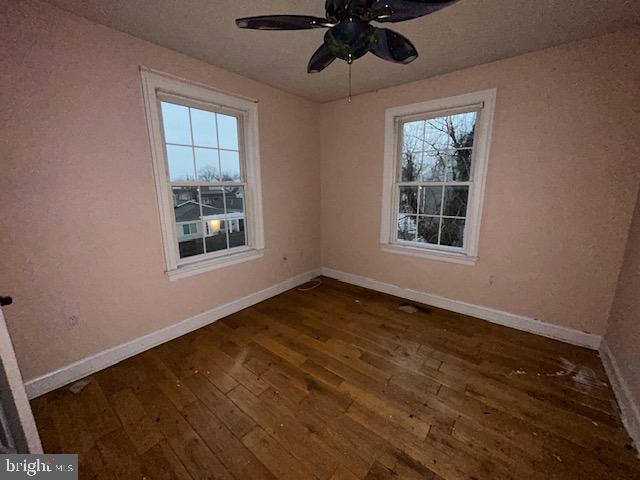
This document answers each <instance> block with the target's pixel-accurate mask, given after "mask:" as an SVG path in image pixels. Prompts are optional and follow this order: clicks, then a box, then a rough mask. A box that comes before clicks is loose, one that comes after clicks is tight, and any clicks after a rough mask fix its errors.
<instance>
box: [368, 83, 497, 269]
mask: <svg viewBox="0 0 640 480" xmlns="http://www.w3.org/2000/svg"><path fill="white" fill-rule="evenodd" d="M496 93H497V90H496V89H495V88H493V89H488V90H482V91H478V92H472V93H467V94H463V95H457V96H453V97H448V98H441V99H437V100H431V101H427V102H421V103H414V104H411V105H404V106H400V107H394V108H389V109H387V110H386V111H385V145H384V170H383V184H382V212H381V213H382V217H381V224H380V246H381V249H382V250H383V251H385V252H390V253H398V254H403V255H411V256H417V257H423V258H429V259H432V260H440V261H446V262H453V263H459V264H463V265H475V263H476V261H477V258H478V241H479V237H480V223H481V218H482V207H483V203H484V190H485V184H486V177H487V166H488V162H489V151H490V145H491V136H492V130H493V117H494V112H495V102H496ZM474 106H476V107H477V106H481V110H480V111H479V112H478V119H477V120H476V133H475V138H474V146H473V149H474V151H473V165H472V181H471V186H470V191H469V207H468V211H467V217H466V224H465V247H464V248H462V249H459V248H455V247H454V248H453V249H452V248H451V247H444V248H443V247H442V246H440V245H428V244H425V246H424V247H423V246H418V245H416V244H415V243H413V242H403V241H401V240H397V239H396V233H395V229H396V216H397V212H395V207H396V205H395V203H396V202H395V200H396V198H395V197H396V193H397V191H396V190H397V188H398V184H399V183H403V182H399V181H397V173H398V168H399V166H400V163H399V161H400V156H401V152H400V150H399V149H400V148H401V145H400V144H399V139H400V131H399V128H400V125H401V124H402V123H404V122H406V121H408V120H412V119H424V118H428V117H431V118H433V117H438V116H445V115H447V114H451V113H463V112H464V110H465V109H470V108H473V107H474Z"/></svg>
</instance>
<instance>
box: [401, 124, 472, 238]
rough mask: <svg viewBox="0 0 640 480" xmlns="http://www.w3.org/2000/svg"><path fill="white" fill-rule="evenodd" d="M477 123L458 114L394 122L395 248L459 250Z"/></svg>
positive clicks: (470, 177)
mask: <svg viewBox="0 0 640 480" xmlns="http://www.w3.org/2000/svg"><path fill="white" fill-rule="evenodd" d="M477 118H478V112H477V111H463V112H461V113H451V114H447V115H440V116H433V117H429V116H425V117H423V118H417V119H416V118H411V119H409V120H402V121H400V122H399V126H400V128H399V129H398V134H399V136H400V138H399V142H398V144H399V146H400V148H399V152H398V153H399V156H400V161H399V162H398V167H399V168H398V171H397V175H396V181H395V183H396V188H395V190H396V192H397V193H396V202H395V205H396V208H395V209H394V211H395V212H396V222H395V223H396V229H395V234H394V235H395V237H394V240H395V241H396V242H398V243H405V244H413V245H415V246H420V247H428V248H436V249H446V250H454V251H455V250H460V251H463V250H464V248H465V231H466V224H467V216H468V210H469V192H470V189H471V188H472V184H473V182H472V180H473V177H472V169H473V148H474V147H473V145H474V138H475V130H476V122H477Z"/></svg>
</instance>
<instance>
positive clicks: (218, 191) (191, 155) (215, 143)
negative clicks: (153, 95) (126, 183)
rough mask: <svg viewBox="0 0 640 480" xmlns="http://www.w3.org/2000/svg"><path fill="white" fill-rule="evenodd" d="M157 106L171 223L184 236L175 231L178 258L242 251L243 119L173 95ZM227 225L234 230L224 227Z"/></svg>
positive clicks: (244, 232)
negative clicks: (179, 99)
mask: <svg viewBox="0 0 640 480" xmlns="http://www.w3.org/2000/svg"><path fill="white" fill-rule="evenodd" d="M159 102H160V111H161V115H162V123H163V133H164V147H165V154H166V160H167V171H168V177H169V178H168V183H169V186H170V188H171V193H172V200H173V202H172V203H173V210H174V220H175V224H176V226H178V225H183V231H182V232H181V231H180V229H179V228H176V232H177V243H178V254H179V258H180V260H181V261H185V259H189V261H190V260H193V259H195V260H198V259H199V258H202V257H204V256H208V255H209V256H210V255H211V254H220V252H222V253H224V252H228V251H231V250H233V249H237V248H241V247H246V246H247V244H248V238H247V230H246V227H245V226H246V224H247V222H246V221H245V220H246V213H245V201H244V196H245V189H246V187H247V184H246V182H245V178H244V177H245V175H244V169H243V167H242V161H241V158H242V152H241V150H240V145H241V142H240V141H239V138H240V135H241V133H240V131H241V117H240V116H235V115H232V114H230V113H228V112H225V113H222V112H220V111H216V110H215V109H214V108H213V107H212V108H211V109H207V110H205V109H202V108H195V107H193V106H191V105H189V104H188V102H185V104H180V103H178V101H176V100H175V98H174V97H172V98H171V101H169V100H164V99H162V98H160V100H159ZM231 221H233V222H238V226H237V228H235V229H233V230H232V229H229V228H228V225H229V222H231ZM185 222H189V223H188V224H189V225H190V227H189V235H185V234H184V233H185V232H186V230H185V229H184V224H185ZM198 225H199V226H200V227H199V228H198ZM194 227H195V231H193V230H192V228H194Z"/></svg>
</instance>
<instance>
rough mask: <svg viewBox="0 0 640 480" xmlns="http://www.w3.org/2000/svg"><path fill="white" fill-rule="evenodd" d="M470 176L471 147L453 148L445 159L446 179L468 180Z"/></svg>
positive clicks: (455, 180) (454, 180)
mask: <svg viewBox="0 0 640 480" xmlns="http://www.w3.org/2000/svg"><path fill="white" fill-rule="evenodd" d="M469 178H471V149H466V150H455V151H453V152H451V154H450V155H449V157H448V159H447V181H449V182H468V181H469Z"/></svg>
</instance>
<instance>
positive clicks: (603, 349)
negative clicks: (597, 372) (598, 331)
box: [600, 340, 640, 456]
mask: <svg viewBox="0 0 640 480" xmlns="http://www.w3.org/2000/svg"><path fill="white" fill-rule="evenodd" d="M600 358H602V364H603V365H604V369H605V371H606V372H607V376H608V377H609V382H611V388H613V393H614V394H615V395H616V400H618V406H619V407H620V413H621V417H622V422H623V423H624V426H625V427H626V429H627V432H629V436H630V437H631V439H632V440H633V442H634V444H635V447H636V451H637V452H639V453H640V406H639V405H638V404H637V403H636V400H635V399H634V398H633V395H632V394H631V389H630V388H629V386H628V385H627V382H626V381H625V379H624V377H623V376H622V373H621V372H620V367H618V362H617V361H616V357H615V356H614V355H613V352H612V351H611V349H610V348H609V345H607V342H606V340H602V343H601V344H600ZM639 456H640V455H639Z"/></svg>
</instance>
